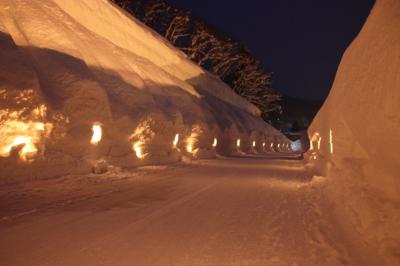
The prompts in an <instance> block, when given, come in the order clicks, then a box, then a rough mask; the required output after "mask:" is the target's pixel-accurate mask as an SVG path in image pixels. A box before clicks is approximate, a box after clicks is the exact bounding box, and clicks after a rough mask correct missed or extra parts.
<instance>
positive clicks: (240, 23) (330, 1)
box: [171, 0, 375, 99]
mask: <svg viewBox="0 0 400 266" xmlns="http://www.w3.org/2000/svg"><path fill="white" fill-rule="evenodd" d="M171 2H172V3H174V4H177V5H179V6H182V7H185V8H186V9H188V10H190V11H192V13H193V14H194V15H196V16H198V17H200V18H202V19H204V20H205V21H206V22H208V23H209V24H211V25H213V26H215V27H216V28H218V29H219V30H221V31H223V32H226V33H228V34H230V35H231V36H233V37H234V38H236V39H237V40H239V41H241V42H242V43H243V44H244V45H245V46H246V47H248V48H249V49H250V50H251V52H252V53H253V54H254V55H255V56H256V57H258V58H259V59H261V61H262V63H263V65H264V67H265V68H266V69H267V70H268V71H270V72H273V87H274V88H275V89H277V90H279V91H280V92H282V93H284V94H287V95H291V96H300V97H302V98H309V99H324V98H325V97H326V96H327V94H328V92H329V89H330V87H331V85H332V82H333V79H334V77H335V73H336V70H337V67H338V64H339V62H340V58H341V56H342V54H343V52H344V50H345V48H346V47H347V46H348V45H349V44H350V43H351V41H352V40H353V39H354V38H355V36H356V35H357V33H358V32H359V31H360V29H361V27H362V25H363V23H364V22H365V19H366V18H367V16H368V14H369V12H370V10H371V8H372V6H373V4H374V2H375V1H374V0H258V1H257V0H245V1H236V0H198V1H193V0H171Z"/></svg>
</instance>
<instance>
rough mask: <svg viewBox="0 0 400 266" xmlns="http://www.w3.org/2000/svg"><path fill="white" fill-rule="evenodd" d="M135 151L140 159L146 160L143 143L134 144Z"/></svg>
mask: <svg viewBox="0 0 400 266" xmlns="http://www.w3.org/2000/svg"><path fill="white" fill-rule="evenodd" d="M133 150H134V151H135V154H136V157H137V158H139V159H143V158H144V154H143V151H142V147H141V143H139V142H136V143H134V144H133Z"/></svg>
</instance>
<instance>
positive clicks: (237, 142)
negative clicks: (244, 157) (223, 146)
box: [236, 139, 240, 148]
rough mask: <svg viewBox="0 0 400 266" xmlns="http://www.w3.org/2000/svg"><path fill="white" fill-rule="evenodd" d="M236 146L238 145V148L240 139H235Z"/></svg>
mask: <svg viewBox="0 0 400 266" xmlns="http://www.w3.org/2000/svg"><path fill="white" fill-rule="evenodd" d="M236 147H238V148H239V147H240V139H237V140H236Z"/></svg>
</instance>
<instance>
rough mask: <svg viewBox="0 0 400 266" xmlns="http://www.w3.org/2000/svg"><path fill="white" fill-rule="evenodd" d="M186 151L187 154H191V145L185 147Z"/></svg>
mask: <svg viewBox="0 0 400 266" xmlns="http://www.w3.org/2000/svg"><path fill="white" fill-rule="evenodd" d="M186 150H187V151H188V152H189V153H192V151H193V146H192V145H191V144H188V145H187V146H186Z"/></svg>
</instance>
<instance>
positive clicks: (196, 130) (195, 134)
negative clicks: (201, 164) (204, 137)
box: [186, 125, 203, 153]
mask: <svg viewBox="0 0 400 266" xmlns="http://www.w3.org/2000/svg"><path fill="white" fill-rule="evenodd" d="M202 133H203V129H202V128H201V127H200V126H199V125H194V126H193V127H192V132H191V134H190V136H189V137H188V138H187V139H186V151H187V152H189V153H193V152H194V151H195V149H196V146H197V143H198V141H199V138H200V136H201V134H202Z"/></svg>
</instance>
